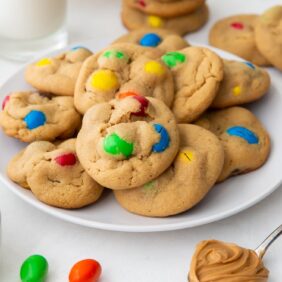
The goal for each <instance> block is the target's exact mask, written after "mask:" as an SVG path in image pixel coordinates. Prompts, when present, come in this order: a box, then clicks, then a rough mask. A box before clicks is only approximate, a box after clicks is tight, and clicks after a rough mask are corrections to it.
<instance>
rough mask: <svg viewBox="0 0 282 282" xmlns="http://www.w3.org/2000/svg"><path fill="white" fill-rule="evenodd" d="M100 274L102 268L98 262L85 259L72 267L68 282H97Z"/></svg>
mask: <svg viewBox="0 0 282 282" xmlns="http://www.w3.org/2000/svg"><path fill="white" fill-rule="evenodd" d="M101 273H102V268H101V265H100V264H99V262H97V261H96V260H93V259H85V260H82V261H79V262H77V263H76V264H75V265H74V266H73V267H72V269H71V271H70V274H69V282H97V281H98V279H99V277H100V276H101Z"/></svg>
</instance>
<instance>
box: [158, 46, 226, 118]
mask: <svg viewBox="0 0 282 282" xmlns="http://www.w3.org/2000/svg"><path fill="white" fill-rule="evenodd" d="M162 60H163V61H164V63H165V64H166V65H167V66H168V67H169V68H170V69H171V71H172V73H173V77H174V84H175V89H176V93H175V99H174V104H173V108H172V109H173V113H174V114H175V116H176V118H177V120H178V122H191V121H193V120H195V119H197V118H198V117H199V116H200V115H201V114H202V113H203V112H204V111H205V110H206V109H207V108H208V107H209V106H210V105H211V103H212V101H213V100H214V98H215V96H216V94H217V91H218V87H219V83H220V82H221V80H222V79H223V62H222V60H221V58H219V56H217V55H216V54H215V53H214V52H212V51H211V50H209V49H207V48H201V47H188V48H185V49H183V50H179V51H177V52H169V53H167V54H165V55H164V56H163V57H162Z"/></svg>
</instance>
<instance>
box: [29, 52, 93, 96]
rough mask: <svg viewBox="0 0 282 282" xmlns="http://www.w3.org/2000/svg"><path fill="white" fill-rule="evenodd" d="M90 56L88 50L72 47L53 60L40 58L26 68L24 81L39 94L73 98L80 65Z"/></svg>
mask: <svg viewBox="0 0 282 282" xmlns="http://www.w3.org/2000/svg"><path fill="white" fill-rule="evenodd" d="M90 55H92V52H90V51H89V50H88V49H86V48H83V47H74V48H73V49H72V50H69V51H66V52H64V53H62V54H60V55H58V56H55V57H53V58H42V59H40V60H39V61H37V62H35V63H33V64H31V65H29V66H27V68H26V71H25V79H26V81H27V82H28V83H29V84H31V85H32V86H33V87H35V88H36V89H38V90H39V91H40V92H45V93H52V94H54V95H61V96H73V95H74V88H75V83H76V80H77V77H78V74H79V71H80V68H81V66H82V63H83V61H84V60H85V59H86V58H88V57H89V56H90Z"/></svg>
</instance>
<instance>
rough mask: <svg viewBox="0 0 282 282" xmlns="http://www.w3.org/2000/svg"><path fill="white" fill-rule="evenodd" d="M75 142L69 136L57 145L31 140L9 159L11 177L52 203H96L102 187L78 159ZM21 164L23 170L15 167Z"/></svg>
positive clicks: (71, 205) (73, 205)
mask: <svg viewBox="0 0 282 282" xmlns="http://www.w3.org/2000/svg"><path fill="white" fill-rule="evenodd" d="M75 142H76V140H75V139H69V140H67V141H64V142H62V143H61V144H60V145H58V146H56V145H54V144H52V143H50V142H47V141H37V142H34V143H32V144H30V145H29V146H28V147H27V148H26V149H24V150H23V151H22V152H20V153H19V154H18V155H17V156H16V157H15V158H14V159H13V160H12V161H11V162H10V164H9V167H8V175H9V177H10V178H11V179H12V180H13V181H15V182H16V183H18V184H19V185H22V184H26V185H27V187H29V188H30V189H31V191H32V192H33V194H34V195H35V197H36V198H38V199H39V200H40V201H42V202H44V203H46V204H48V205H51V206H55V207H58V208H64V209H76V208H81V207H84V206H87V205H90V204H93V203H94V202H96V201H97V200H98V199H99V198H100V196H101V195H102V192H103V187H101V186H100V185H99V184H97V183H96V182H95V181H94V180H93V179H92V178H91V177H90V176H89V175H88V174H87V173H86V172H85V170H84V169H83V167H82V166H81V164H80V163H79V161H78V159H77V157H76V153H75ZM33 153H34V155H35V156H33ZM30 157H31V158H30ZM22 166H24V172H23V171H15V170H16V168H20V167H22ZM13 168H14V169H13ZM18 173H19V175H17V174H18ZM23 179H24V182H23V181H22V180H23Z"/></svg>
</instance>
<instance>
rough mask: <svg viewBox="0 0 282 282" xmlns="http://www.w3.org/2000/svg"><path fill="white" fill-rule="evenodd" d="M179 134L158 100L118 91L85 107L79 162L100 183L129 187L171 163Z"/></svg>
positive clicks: (108, 185)
mask: <svg viewBox="0 0 282 282" xmlns="http://www.w3.org/2000/svg"><path fill="white" fill-rule="evenodd" d="M178 148H179V132H178V128H177V125H176V121H175V118H174V116H173V114H172V112H171V111H170V109H169V108H168V107H167V106H166V105H165V104H164V103H163V102H162V101H160V100H157V99H154V98H149V97H143V96H138V95H136V94H134V93H121V94H120V95H119V98H118V99H115V100H111V101H110V102H108V103H100V104H97V105H95V106H93V107H92V108H91V109H89V110H88V111H87V113H86V114H85V116H84V118H83V125H82V129H81V131H80V132H79V134H78V137H77V146H76V149H77V155H78V157H79V160H80V162H81V164H82V166H83V167H84V168H85V169H86V171H87V172H88V173H89V175H91V176H92V177H93V178H94V179H95V180H96V181H97V182H98V183H100V184H101V185H102V186H104V187H107V188H111V189H114V190H120V189H130V188H134V187H138V186H140V185H143V184H145V183H147V182H149V181H151V180H153V179H154V178H156V177H158V176H159V175H160V174H161V173H162V172H164V170H166V169H167V168H168V167H169V166H170V164H171V163H172V161H173V159H174V157H175V155H176V154H177V151H178Z"/></svg>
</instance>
